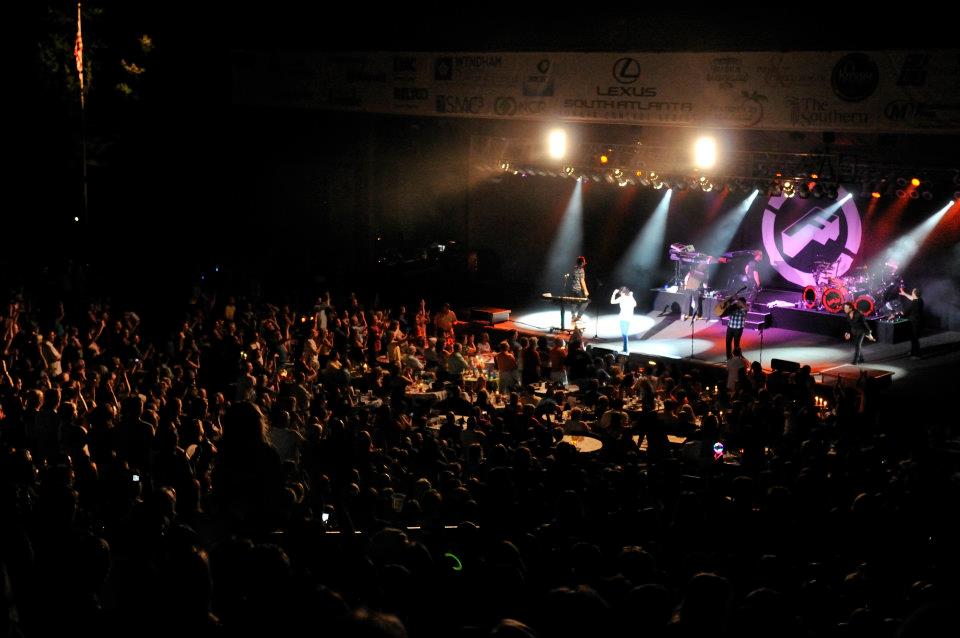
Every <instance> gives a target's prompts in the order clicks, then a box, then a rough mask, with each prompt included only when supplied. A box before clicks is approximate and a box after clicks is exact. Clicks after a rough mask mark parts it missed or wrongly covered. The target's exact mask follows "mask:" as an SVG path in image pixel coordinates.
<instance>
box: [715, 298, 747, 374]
mask: <svg viewBox="0 0 960 638" xmlns="http://www.w3.org/2000/svg"><path fill="white" fill-rule="evenodd" d="M742 291H743V288H741V289H740V290H738V291H737V294H740V292H742ZM734 297H736V295H734ZM734 297H730V298H729V299H727V300H726V301H724V302H723V303H722V304H720V305H718V306H717V309H716V310H717V312H719V314H720V316H721V317H727V318H728V319H727V338H726V345H727V360H729V359H730V357H732V356H733V351H734V350H740V337H742V336H743V322H744V321H745V320H746V318H747V300H746V298H745V297H736V298H734ZM731 346H732V347H731Z"/></svg>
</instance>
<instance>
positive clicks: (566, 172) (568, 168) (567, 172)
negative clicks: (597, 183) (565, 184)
mask: <svg viewBox="0 0 960 638" xmlns="http://www.w3.org/2000/svg"><path fill="white" fill-rule="evenodd" d="M576 172H577V169H575V168H574V167H572V166H564V167H563V174H564V175H566V176H567V177H573V174H574V173H576Z"/></svg>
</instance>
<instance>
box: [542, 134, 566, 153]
mask: <svg viewBox="0 0 960 638" xmlns="http://www.w3.org/2000/svg"><path fill="white" fill-rule="evenodd" d="M547 152H548V153H549V154H550V157H552V158H553V159H563V158H564V157H565V156H566V155H567V132H566V131H564V130H563V129H559V128H555V129H553V130H552V131H550V134H549V135H547Z"/></svg>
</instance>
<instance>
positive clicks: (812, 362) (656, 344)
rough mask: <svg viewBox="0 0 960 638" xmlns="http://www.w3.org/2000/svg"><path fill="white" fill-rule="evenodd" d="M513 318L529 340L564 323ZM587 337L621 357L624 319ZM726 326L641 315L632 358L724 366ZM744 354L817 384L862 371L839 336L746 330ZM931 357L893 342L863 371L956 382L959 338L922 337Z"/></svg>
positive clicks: (904, 381) (867, 349)
mask: <svg viewBox="0 0 960 638" xmlns="http://www.w3.org/2000/svg"><path fill="white" fill-rule="evenodd" d="M512 317H513V320H512V321H509V322H505V323H500V324H497V325H496V326H495V328H497V329H513V328H516V329H517V330H518V331H520V332H521V333H523V334H527V335H532V334H535V335H547V336H552V333H550V327H551V326H554V325H558V324H559V312H558V311H556V310H543V309H538V310H533V311H531V312H515V313H513V315H512ZM586 318H587V321H585V322H584V323H583V328H584V329H583V333H584V335H585V336H586V338H587V342H588V343H590V344H592V345H593V346H598V347H603V348H607V349H610V350H614V351H619V350H620V347H621V345H622V343H621V340H620V324H619V317H618V316H617V314H616V313H610V314H603V315H601V316H600V318H599V321H598V320H597V317H596V315H592V314H590V313H589V312H588V313H587V316H586ZM725 336H726V327H725V326H724V325H723V324H721V323H720V321H719V320H716V319H710V320H700V321H696V322H694V323H693V325H692V331H691V323H690V322H689V321H681V319H680V315H675V314H671V315H665V316H661V313H660V312H658V311H651V312H650V313H648V314H646V315H635V316H634V318H633V321H632V323H631V332H630V347H629V352H630V353H631V354H641V355H647V356H650V357H651V358H658V357H662V358H669V359H690V358H692V359H693V360H695V361H700V362H704V363H712V364H716V365H718V366H720V365H723V364H724V361H725V358H726V353H725V346H724V340H725ZM741 347H742V349H743V354H744V356H745V357H746V358H747V359H748V360H750V361H754V360H758V359H759V361H760V363H761V365H762V366H763V368H764V369H765V370H770V369H771V367H772V366H771V360H772V359H782V360H786V361H794V362H797V363H799V364H800V365H809V366H810V367H811V369H812V370H813V372H814V374H815V375H818V380H820V379H821V378H825V380H827V381H829V380H830V379H831V378H835V377H836V376H837V375H840V376H843V377H848V376H850V374H851V371H852V370H857V368H856V366H851V365H850V361H851V359H852V358H853V346H852V345H851V344H850V343H849V342H846V341H844V340H843V339H842V338H841V336H840V335H838V336H837V337H831V336H824V335H818V334H813V333H809V332H799V331H795V330H789V329H786V328H767V329H766V330H764V331H763V333H762V341H761V333H759V332H756V331H749V330H745V331H744V333H743V338H742V341H741ZM921 348H922V350H923V353H924V357H923V359H921V360H913V359H910V357H909V356H908V352H909V350H910V344H909V342H905V343H896V344H887V343H869V342H865V344H864V350H863V356H864V358H865V359H866V363H865V364H863V365H862V366H861V369H866V370H872V371H876V372H871V373H870V374H879V373H880V372H889V373H891V374H892V375H893V377H892V378H893V381H894V384H895V385H900V386H902V387H907V386H910V387H917V386H916V384H918V383H919V384H922V386H923V387H924V388H929V387H933V386H935V385H937V384H941V383H944V382H945V381H948V380H949V383H951V384H952V383H954V381H953V378H954V376H955V371H956V370H957V368H958V364H960V333H957V332H940V333H936V334H931V335H929V336H926V337H924V338H923V339H921Z"/></svg>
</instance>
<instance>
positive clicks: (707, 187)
mask: <svg viewBox="0 0 960 638" xmlns="http://www.w3.org/2000/svg"><path fill="white" fill-rule="evenodd" d="M700 190H702V191H703V192H704V193H709V192H710V191H712V190H713V182H711V181H710V180H709V179H708V178H706V177H701V178H700Z"/></svg>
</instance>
